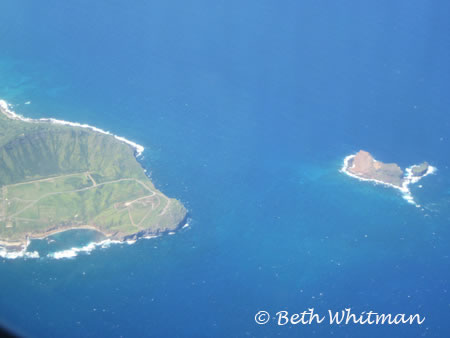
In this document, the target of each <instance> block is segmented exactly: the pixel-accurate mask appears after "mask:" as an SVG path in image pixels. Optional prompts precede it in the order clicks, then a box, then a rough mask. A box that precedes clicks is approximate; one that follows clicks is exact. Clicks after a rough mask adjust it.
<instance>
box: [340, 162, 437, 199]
mask: <svg viewBox="0 0 450 338" xmlns="http://www.w3.org/2000/svg"><path fill="white" fill-rule="evenodd" d="M354 157H355V154H353V155H348V156H346V157H345V158H344V161H343V165H342V168H341V169H340V170H339V171H340V172H343V173H344V174H346V175H348V176H350V177H353V178H356V179H357V180H360V181H365V182H373V183H375V184H381V185H384V186H386V187H391V188H395V189H398V190H399V191H400V192H401V193H402V196H403V198H404V199H405V200H406V201H407V202H408V203H410V204H413V205H414V206H416V207H417V208H420V207H421V206H420V205H419V204H417V203H416V202H415V201H414V198H413V196H412V194H411V191H410V190H409V185H410V184H415V183H417V182H419V181H420V180H421V179H422V178H424V177H425V176H428V175H430V174H433V173H435V172H436V170H437V169H436V168H435V167H433V166H431V165H430V166H429V167H428V169H427V172H426V173H425V174H424V175H422V176H420V177H416V176H414V175H413V173H412V168H413V167H414V166H415V165H412V166H410V167H408V168H406V169H405V176H404V177H403V183H402V185H401V186H397V185H394V184H391V183H387V182H383V181H380V180H376V179H373V178H365V177H361V176H358V175H356V174H353V173H352V172H350V171H349V170H348V169H349V163H350V161H351V160H352V159H353V158H354Z"/></svg>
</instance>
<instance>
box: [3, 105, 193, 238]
mask: <svg viewBox="0 0 450 338" xmlns="http://www.w3.org/2000/svg"><path fill="white" fill-rule="evenodd" d="M0 110H1V108H0ZM0 189H1V191H0V240H1V241H3V242H13V241H20V242H22V243H24V242H25V240H26V238H27V237H45V236H47V235H49V234H51V233H54V232H58V231H63V230H66V229H72V228H82V227H89V228H95V229H97V230H99V231H101V232H102V233H104V234H105V235H106V236H108V237H111V238H115V239H122V240H123V239H126V238H130V237H133V236H134V235H135V234H147V233H149V234H153V233H158V232H162V231H169V230H174V229H176V228H177V227H178V225H179V224H180V222H182V221H183V219H184V218H185V216H186V209H185V208H184V207H183V205H182V204H181V203H180V202H179V201H177V200H175V199H169V198H168V197H166V196H165V195H163V194H162V193H161V192H160V191H158V190H157V189H156V188H155V187H154V186H153V184H152V182H151V181H150V180H149V179H148V178H147V176H146V175H145V174H144V171H143V169H142V168H141V166H140V165H139V163H138V162H137V161H136V159H135V157H134V149H133V148H132V147H131V146H129V145H128V144H125V143H123V142H121V141H119V140H117V139H115V138H114V137H113V136H111V135H105V134H102V133H98V132H95V131H92V130H89V129H85V128H80V127H72V126H62V125H56V124H51V123H48V122H24V121H20V120H13V119H10V118H9V117H7V116H6V115H4V114H0Z"/></svg>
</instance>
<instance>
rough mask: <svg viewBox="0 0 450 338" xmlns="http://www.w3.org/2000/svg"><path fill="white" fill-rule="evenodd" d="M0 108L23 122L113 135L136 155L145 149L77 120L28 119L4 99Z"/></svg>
mask: <svg viewBox="0 0 450 338" xmlns="http://www.w3.org/2000/svg"><path fill="white" fill-rule="evenodd" d="M0 108H1V109H2V110H3V112H4V113H5V115H7V116H8V117H9V118H11V119H14V120H20V121H24V122H47V123H53V124H59V125H65V126H71V127H78V128H85V129H90V130H92V131H95V132H98V133H101V134H105V135H111V136H114V138H115V139H116V140H118V141H120V142H123V143H126V144H128V145H130V146H131V147H133V148H134V149H135V150H136V157H139V156H141V155H142V153H143V152H144V150H145V148H144V147H143V146H141V145H139V144H137V143H135V142H133V141H130V140H127V139H126V138H125V137H122V136H117V135H114V134H112V133H110V132H109V131H106V130H103V129H100V128H97V127H94V126H91V125H89V124H81V123H78V122H69V121H64V120H57V119H54V118H40V119H37V120H35V119H30V118H28V117H23V116H22V115H19V114H17V113H16V112H14V111H13V110H12V105H11V104H9V103H8V102H6V101H5V100H0Z"/></svg>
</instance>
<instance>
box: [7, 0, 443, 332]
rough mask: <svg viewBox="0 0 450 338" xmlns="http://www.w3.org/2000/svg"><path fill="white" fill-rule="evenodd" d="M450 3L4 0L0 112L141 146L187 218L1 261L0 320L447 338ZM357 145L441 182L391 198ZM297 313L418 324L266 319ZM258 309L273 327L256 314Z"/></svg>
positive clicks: (123, 328) (17, 324) (128, 328)
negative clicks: (419, 319) (9, 110)
mask: <svg viewBox="0 0 450 338" xmlns="http://www.w3.org/2000/svg"><path fill="white" fill-rule="evenodd" d="M449 12H450V4H449V3H448V2H445V1H433V2H425V1H419V0H413V1H386V0H381V1H372V2H366V1H364V2H363V1H349V0H343V1H309V0H305V1H294V0H286V1H270V0H261V1H235V0H228V1H222V0H218V1H206V0H192V1H188V2H186V1H180V0H168V1H143V0H136V1H133V2H129V1H128V2H126V1H123V0H113V1H105V0H98V1H95V2H93V1H86V0H79V1H56V0H47V1H31V0H21V1H3V2H2V3H1V4H0V13H2V19H1V21H0V45H1V46H2V50H1V53H0V75H1V76H0V99H4V100H6V101H8V102H9V103H10V104H12V105H13V109H14V110H15V111H16V112H17V113H19V114H22V115H24V116H26V117H31V118H40V117H54V118H57V119H61V120H67V121H75V122H79V123H87V124H89V125H92V126H96V127H98V128H102V129H104V130H108V131H110V132H112V133H114V134H117V135H120V136H123V137H126V138H127V139H129V140H131V141H133V142H136V143H138V144H140V145H142V146H144V147H145V151H144V153H143V155H142V156H141V157H139V159H138V160H139V162H140V163H141V164H142V167H143V168H144V169H146V170H147V171H148V173H149V175H150V177H151V179H152V181H153V182H154V183H155V185H156V187H157V188H158V189H160V190H161V191H162V192H163V193H165V194H166V195H168V196H170V197H174V198H177V199H179V200H181V201H182V202H183V204H184V205H185V206H186V207H187V208H188V210H189V227H187V228H184V229H181V230H179V231H178V232H176V233H175V234H174V235H172V236H168V235H167V236H161V237H158V238H154V239H148V240H145V239H143V240H139V241H137V242H136V243H135V244H133V245H128V244H116V245H110V246H108V247H98V248H96V249H95V250H92V251H89V252H83V251H82V252H78V254H77V255H76V257H72V258H61V259H55V258H52V257H47V255H46V254H47V253H51V252H57V251H60V250H64V249H66V248H67V249H70V248H71V247H73V246H77V247H83V246H84V245H86V244H88V243H89V238H90V237H89V236H90V234H89V233H87V232H81V233H80V232H74V233H65V234H59V235H57V236H55V238H53V240H55V242H51V243H48V242H49V241H46V240H43V241H34V242H33V243H32V244H31V245H32V248H36V250H42V252H43V253H44V254H41V258H39V259H27V258H18V259H0V276H1V278H0V321H1V322H2V323H3V325H4V326H6V327H10V328H11V329H12V330H14V331H15V332H17V333H19V334H22V335H25V336H30V337H330V336H332V337H367V338H372V337H374V338H375V337H376V338H378V337H386V338H388V337H389V338H390V337H393V338H402V337H407V338H411V337H448V336H450V321H449V320H448V318H449V315H450V297H449V296H450V295H449V287H450V285H449V278H450V259H449V255H450V247H449V244H448V243H449V241H450V228H449V223H450V222H449V221H450V208H449V206H450V188H449V187H450V170H449V164H450V158H449V156H448V154H449V151H448V150H449V145H450V133H449V128H450V117H449V114H448V111H449V107H450V95H448V92H449V80H450V63H449V61H448V60H450V35H449V34H448V32H449V30H450V22H449V21H448V13H449ZM360 149H364V150H367V151H370V152H371V153H372V154H373V155H374V156H375V157H376V158H377V159H379V160H381V161H384V162H396V163H398V164H399V165H400V166H401V167H402V168H406V167H409V166H410V165H412V164H417V163H420V162H422V161H428V162H429V163H430V164H432V165H433V166H434V167H436V168H437V171H436V173H435V174H433V175H429V176H427V177H425V178H423V179H422V180H421V181H420V183H418V184H416V185H412V186H411V193H412V195H413V196H414V199H415V200H416V201H417V203H418V204H420V205H421V207H420V208H417V207H415V206H414V205H411V204H409V203H407V201H405V200H404V198H403V197H402V194H401V193H400V192H399V191H397V190H395V189H392V188H388V187H384V186H381V185H375V184H373V183H369V182H360V181H358V180H356V179H354V178H352V177H349V176H347V175H345V174H343V173H342V172H340V169H341V167H342V164H343V160H344V158H345V157H346V156H347V155H349V154H353V153H355V152H357V151H358V150H360ZM311 308H314V310H315V312H318V313H321V314H325V313H327V311H328V310H331V311H341V310H344V309H346V308H351V309H352V311H353V312H354V313H358V314H359V313H361V312H363V311H365V312H366V313H367V312H369V311H373V312H378V313H385V314H389V313H391V314H398V313H405V314H408V315H409V314H420V315H421V316H424V317H425V318H426V320H425V321H424V322H423V324H421V325H419V324H413V325H409V324H402V325H387V324H385V325H360V324H349V325H336V324H334V325H331V324H329V323H326V322H324V323H321V324H318V323H311V324H307V325H301V324H300V325H293V324H288V325H277V322H276V317H275V314H276V313H277V312H279V311H288V312H289V313H290V314H294V313H301V312H303V311H305V310H308V309H311ZM259 311H267V312H268V313H269V314H270V316H271V320H270V321H269V322H268V323H267V324H265V325H258V324H257V323H256V322H255V315H256V314H257V313H258V312H259Z"/></svg>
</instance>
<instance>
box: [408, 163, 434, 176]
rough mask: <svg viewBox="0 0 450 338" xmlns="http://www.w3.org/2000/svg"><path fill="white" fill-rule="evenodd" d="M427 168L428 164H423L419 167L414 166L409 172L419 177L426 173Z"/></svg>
mask: <svg viewBox="0 0 450 338" xmlns="http://www.w3.org/2000/svg"><path fill="white" fill-rule="evenodd" d="M429 167H430V165H429V164H428V162H423V163H421V164H419V165H415V166H414V167H412V169H411V170H412V173H413V175H414V176H416V177H420V176H423V175H425V174H426V173H427V171H428V168H429Z"/></svg>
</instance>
